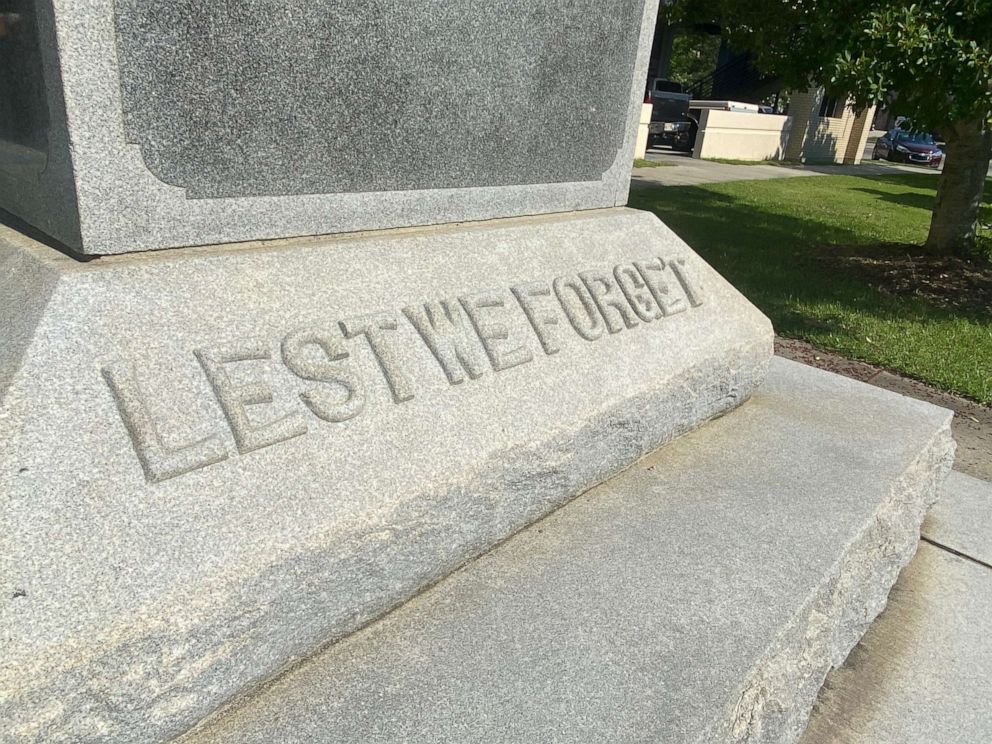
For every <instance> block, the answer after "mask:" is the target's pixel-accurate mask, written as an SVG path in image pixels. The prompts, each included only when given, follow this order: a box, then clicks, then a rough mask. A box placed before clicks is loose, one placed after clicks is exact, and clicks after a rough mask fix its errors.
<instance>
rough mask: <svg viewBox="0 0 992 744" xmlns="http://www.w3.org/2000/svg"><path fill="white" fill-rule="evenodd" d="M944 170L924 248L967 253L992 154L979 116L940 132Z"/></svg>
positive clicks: (991, 136)
mask: <svg viewBox="0 0 992 744" xmlns="http://www.w3.org/2000/svg"><path fill="white" fill-rule="evenodd" d="M944 134H945V135H946V137H947V145H946V147H945V150H944V172H943V173H941V174H940V183H939V184H938V186H937V202H936V204H934V207H933V217H932V218H931V219H930V234H929V235H928V236H927V242H926V248H927V250H928V251H929V252H931V253H936V254H940V255H945V256H946V255H951V254H959V255H969V254H970V253H971V252H972V250H973V249H974V246H975V229H976V226H977V223H978V208H979V206H980V205H981V203H982V194H983V192H984V190H985V176H986V175H987V174H988V170H989V157H990V155H992V129H990V128H989V127H988V126H987V125H986V124H985V122H984V121H983V120H976V121H963V122H958V123H957V124H955V125H954V126H953V127H951V128H950V129H949V130H948V131H947V132H945V133H944Z"/></svg>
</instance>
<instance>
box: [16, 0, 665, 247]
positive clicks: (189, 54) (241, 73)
mask: <svg viewBox="0 0 992 744" xmlns="http://www.w3.org/2000/svg"><path fill="white" fill-rule="evenodd" d="M15 6H16V8H15V10H16V12H15V13H11V14H10V15H11V17H12V18H14V20H16V22H14V21H11V23H9V24H8V26H9V28H10V29H11V34H10V36H11V40H10V42H9V43H7V41H5V43H4V45H3V46H2V47H0V54H7V55H8V56H11V59H10V60H7V62H9V64H3V65H0V104H4V105H0V111H4V110H9V111H11V112H12V115H11V116H10V117H7V116H2V117H0V207H2V208H4V209H7V210H9V211H11V212H13V213H15V214H16V215H18V216H20V217H22V218H23V219H25V220H27V221H28V222H30V223H32V224H33V225H35V226H37V227H39V228H41V229H42V230H44V231H46V232H48V233H49V234H51V235H53V236H54V237H55V238H57V239H58V240H60V241H62V242H64V243H66V244H67V245H69V247H71V248H73V249H75V250H77V251H81V252H83V253H88V254H107V253H122V252H128V251H136V250H145V249H151V248H165V247H174V246H183V245H200V244H207V243H222V242H233V241H243V240H255V239H262V238H276V237H288V236H299V235H313V234H323V233H336V232H347V231H355V230H365V229H374V228H391V227H400V226H408V225H422V224H437V223H444V222H456V221H462V220H471V219H489V218H494V217H506V216H515V215H525V214H537V213H545V212H556V211H569V210H574V209H588V208H595V207H613V206H616V205H619V204H623V203H625V201H626V196H627V190H628V185H629V184H628V182H629V178H630V169H631V163H632V160H633V150H634V144H635V142H634V140H635V136H636V129H637V121H638V115H639V113H640V108H641V96H642V93H643V80H644V77H645V70H646V65H647V55H648V53H649V51H650V45H651V40H652V38H653V29H654V18H655V14H656V11H657V3H653V2H646V1H645V0H618V2H615V3H613V4H611V6H610V9H609V12H608V13H604V12H603V10H602V4H601V3H598V2H595V1H594V0H578V1H577V2H569V3H560V2H554V1H552V0H540V1H537V0H500V1H499V2H496V3H478V2H472V0H450V1H449V2H429V3H423V2H409V1H405V2H395V3H390V4H388V6H386V5H383V4H381V3H354V2H346V1H345V0H320V1H319V2H313V0H286V1H284V2H281V3H278V4H277V5H273V4H272V3H271V2H268V0H222V1H218V0H190V1H189V2H183V3H149V2H144V0H87V1H86V2H80V1H79V0H43V1H42V2H37V3H30V2H24V1H21V0H19V1H18V2H15ZM15 17H16V18H15ZM4 50H9V51H4ZM15 62H16V64H15Z"/></svg>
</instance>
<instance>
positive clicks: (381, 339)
mask: <svg viewBox="0 0 992 744" xmlns="http://www.w3.org/2000/svg"><path fill="white" fill-rule="evenodd" d="M397 328H399V325H398V324H397V322H396V319H395V318H394V317H393V316H392V315H390V314H388V313H379V314H377V315H359V316H357V317H354V318H348V319H346V320H342V321H341V331H342V332H343V333H344V337H345V338H355V337H356V336H365V339H366V340H367V341H368V342H369V346H370V347H371V349H372V353H373V354H375V359H376V361H377V362H378V363H379V368H380V369H381V370H382V375H383V377H385V378H386V384H388V385H389V390H390V392H392V394H393V401H395V402H396V403H403V402H404V401H408V400H412V399H413V385H412V384H411V383H410V380H408V379H407V376H406V373H404V372H403V367H402V366H401V365H400V361H399V357H398V356H397V354H396V353H395V352H394V351H393V348H392V346H390V342H389V341H388V340H387V339H386V334H385V333H384V331H395V330H396V329H397Z"/></svg>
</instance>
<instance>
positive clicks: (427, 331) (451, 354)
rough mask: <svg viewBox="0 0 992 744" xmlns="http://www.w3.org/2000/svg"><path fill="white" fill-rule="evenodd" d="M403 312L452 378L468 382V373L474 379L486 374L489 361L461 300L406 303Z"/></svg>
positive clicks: (447, 374) (451, 380) (447, 375)
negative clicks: (482, 350)
mask: <svg viewBox="0 0 992 744" xmlns="http://www.w3.org/2000/svg"><path fill="white" fill-rule="evenodd" d="M403 314H404V315H405V316H406V317H407V320H409V321H410V323H411V324H412V325H413V327H414V328H416V329H417V333H419V334H420V337H421V338H422V339H423V340H424V343H425V344H427V348H429V349H430V350H431V353H432V354H434V358H435V359H437V361H438V364H440V365H441V369H443V370H444V374H445V376H446V377H447V378H448V382H450V383H451V384H452V385H459V384H461V383H462V382H464V380H465V374H468V376H469V378H470V379H472V380H477V379H479V378H480V377H482V373H483V372H484V371H485V362H484V361H482V358H481V356H482V355H481V354H480V353H479V350H478V346H477V343H476V340H475V338H474V333H473V330H472V328H471V326H470V324H469V322H468V320H466V318H465V315H464V312H463V311H462V308H461V305H460V304H459V303H458V301H457V300H441V301H440V302H427V303H424V305H423V307H417V306H410V307H405V308H403Z"/></svg>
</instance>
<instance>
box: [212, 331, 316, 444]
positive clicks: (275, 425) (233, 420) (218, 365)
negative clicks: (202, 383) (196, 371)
mask: <svg viewBox="0 0 992 744" xmlns="http://www.w3.org/2000/svg"><path fill="white" fill-rule="evenodd" d="M193 353H194V354H196V358H197V359H199V360H200V365H201V366H202V367H203V371H204V373H206V375H207V380H209V382H210V386H211V387H212V388H213V389H214V394H215V395H216V396H217V402H218V403H220V407H221V408H222V409H223V411H224V417H225V418H226V419H227V423H228V424H229V425H230V427H231V433H232V434H233V435H234V442H235V444H236V445H237V446H238V452H240V453H241V454H242V455H244V454H247V453H248V452H253V451H255V450H257V449H262V448H263V447H269V446H271V445H273V444H276V443H278V442H284V441H286V440H287V439H292V438H293V437H298V436H302V435H303V434H306V433H307V424H306V421H305V420H304V419H303V416H302V414H300V413H298V412H295V411H294V412H293V413H287V414H285V415H283V416H279V417H278V418H276V419H273V420H271V421H269V423H267V424H261V425H256V424H254V423H253V422H252V420H251V418H250V417H249V415H248V409H247V406H260V405H266V404H270V403H272V400H273V398H272V390H271V388H269V387H268V386H267V385H266V384H265V383H263V382H251V383H248V384H245V385H235V384H234V383H233V382H231V378H230V377H229V376H228V374H227V370H226V369H225V366H226V365H228V364H235V363H236V362H252V361H266V360H270V359H271V358H272V355H271V353H270V352H269V350H268V349H266V348H265V347H264V346H263V345H261V344H257V345H256V344H253V345H250V346H244V347H230V348H226V349H197V350H196V351H194V352H193Z"/></svg>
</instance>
